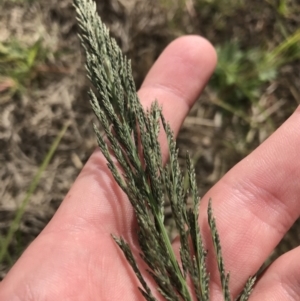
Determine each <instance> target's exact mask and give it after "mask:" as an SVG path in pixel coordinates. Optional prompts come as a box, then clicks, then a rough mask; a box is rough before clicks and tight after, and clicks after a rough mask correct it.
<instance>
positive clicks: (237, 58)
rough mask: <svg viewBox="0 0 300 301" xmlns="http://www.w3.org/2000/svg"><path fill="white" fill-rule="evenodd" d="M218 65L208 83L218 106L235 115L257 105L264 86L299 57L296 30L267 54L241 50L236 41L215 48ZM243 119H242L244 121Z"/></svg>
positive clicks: (298, 34) (254, 50) (299, 50)
mask: <svg viewBox="0 0 300 301" xmlns="http://www.w3.org/2000/svg"><path fill="white" fill-rule="evenodd" d="M217 53H218V65H217V68H216V71H215V74H214V76H213V78H212V81H211V87H212V88H213V89H215V90H216V91H218V92H217V94H218V96H219V99H220V100H221V102H222V103H221V105H222V106H223V107H224V108H226V109H228V110H230V111H231V112H233V113H235V112H237V111H239V110H240V109H242V108H244V107H245V106H247V104H251V103H257V101H258V100H259V97H260V96H261V95H262V89H263V87H264V86H265V84H267V83H270V82H271V81H273V80H274V79H276V78H277V76H278V72H279V69H280V67H282V66H283V65H285V64H287V63H289V62H291V61H293V60H296V59H299V58H300V31H299V30H298V31H296V32H295V33H294V34H293V35H291V36H289V37H288V38H287V39H286V40H285V41H283V42H282V43H281V44H280V45H278V46H277V47H275V48H274V49H273V50H271V51H266V50H265V49H262V48H251V49H249V50H247V49H246V50H245V49H242V48H241V46H240V44H239V42H238V41H231V42H228V43H226V44H224V45H222V46H219V47H217ZM245 119H246V118H245Z"/></svg>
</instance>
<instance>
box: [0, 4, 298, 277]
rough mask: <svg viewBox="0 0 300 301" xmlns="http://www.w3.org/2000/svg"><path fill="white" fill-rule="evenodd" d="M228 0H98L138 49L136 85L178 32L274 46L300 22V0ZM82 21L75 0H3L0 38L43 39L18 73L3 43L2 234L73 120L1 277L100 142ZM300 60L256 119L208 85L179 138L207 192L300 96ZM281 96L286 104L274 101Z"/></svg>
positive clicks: (131, 48)
mask: <svg viewBox="0 0 300 301" xmlns="http://www.w3.org/2000/svg"><path fill="white" fill-rule="evenodd" d="M221 2H222V1H220V2H217V1H215V2H214V1H202V2H201V1H196V0H195V1H193V0H186V1H179V0H178V1H175V0H174V1H173V3H172V1H171V0H169V1H167V0H165V1H158V0H157V1H146V0H144V1H142V0H105V1H100V0H99V1H97V7H98V11H99V14H100V16H101V17H102V18H103V20H104V22H105V23H106V24H107V25H108V26H109V27H110V30H111V33H112V35H113V36H114V37H116V39H117V41H118V43H119V45H120V46H121V48H122V49H123V51H124V53H126V54H127V55H128V57H130V58H131V59H132V64H133V70H134V77H135V80H136V84H137V86H139V85H140V84H141V82H142V80H143V78H144V76H145V74H146V73H147V71H148V70H149V68H150V67H151V65H152V64H153V62H154V61H155V60H156V58H157V57H158V56H159V54H160V53H161V51H162V50H163V49H164V48H165V47H166V45H167V44H168V43H169V42H170V41H171V40H173V39H174V38H176V37H178V36H180V35H183V34H190V33H195V34H201V35H203V36H205V37H206V38H208V39H209V40H210V41H211V42H212V43H213V44H214V45H216V46H217V45H223V44H224V43H226V42H228V41H233V40H234V39H238V40H239V41H240V43H241V47H242V49H248V48H254V47H260V46H261V45H263V47H265V49H267V48H268V47H275V46H276V45H278V44H279V43H281V42H282V40H283V34H282V32H285V33H286V34H287V35H289V34H291V33H293V32H295V31H296V30H297V29H298V28H299V25H300V20H299V17H298V16H299V12H300V4H297V0H295V1H289V5H290V7H291V8H292V9H291V10H290V12H289V14H288V15H284V16H282V15H280V13H279V12H278V10H276V9H275V6H276V5H277V4H276V3H277V2H276V1H273V2H274V3H273V2H272V1H257V0H254V1H251V3H250V1H248V2H249V3H248V2H247V4H245V3H243V1H228V0H227V1H224V3H225V2H226V3H225V4H224V5H223V6H221V5H220V4H218V3H221ZM170 3H171V4H172V5H171V6H170ZM209 3H210V4H209ZM211 3H215V4H211ZM273 4H274V5H273ZM170 7H171V8H170ZM282 28H284V29H282ZM77 29H78V28H77V26H76V22H75V14H74V9H73V7H72V1H70V0H39V1H37V0H36V1H34V0H32V1H29V0H23V1H17V0H15V1H13V0H10V1H7V0H6V1H3V0H2V1H1V4H0V47H1V45H2V46H3V45H6V46H7V45H8V44H9V43H10V44H9V45H10V46H9V47H13V48H12V49H19V48H20V47H21V46H18V45H22V47H23V48H24V49H27V48H28V47H31V46H32V45H34V44H35V45H37V46H36V47H37V49H38V50H37V55H36V56H35V60H34V63H32V65H31V66H30V68H29V67H28V68H27V69H26V70H25V71H24V70H23V69H24V68H23V67H22V66H21V67H22V68H23V69H22V70H21V71H19V73H16V72H15V73H8V71H7V64H6V62H5V64H4V63H3V62H4V61H3V60H2V61H1V58H3V57H4V54H3V53H4V52H3V51H2V50H1V48H0V233H1V234H2V235H3V236H5V235H6V233H7V231H8V227H9V225H10V224H11V221H12V220H13V218H14V216H15V211H16V209H17V208H18V207H19V206H20V203H21V201H22V200H23V199H24V196H25V194H26V192H27V191H28V187H29V185H30V183H31V181H32V179H33V177H34V175H35V174H36V172H37V171H38V168H39V166H40V165H41V164H42V162H43V159H44V158H45V156H46V154H47V152H48V150H49V148H50V146H51V143H52V142H53V140H54V139H55V137H56V136H57V135H58V132H59V131H60V130H61V129H62V127H63V126H64V124H65V123H66V122H67V121H68V122H70V126H69V128H68V130H67V132H66V134H65V135H64V137H63V139H62V141H61V143H60V144H59V146H58V149H57V151H56V152H55V155H54V158H53V159H52V161H51V163H50V164H49V166H48V168H47V169H46V171H45V172H44V173H43V176H42V179H41V181H40V182H39V185H38V187H37V189H36V191H35V193H34V194H33V195H32V197H31V199H30V202H29V204H28V206H27V208H26V211H25V213H24V216H23V218H22V221H21V224H20V226H19V230H18V231H17V233H16V235H15V238H14V240H13V242H12V244H11V245H10V249H9V251H10V252H9V253H10V256H11V260H6V261H5V262H3V263H1V265H0V278H2V277H4V276H5V274H6V272H7V270H8V269H9V267H10V265H11V263H12V262H13V261H14V260H16V259H17V258H18V256H19V255H20V254H21V252H22V251H23V249H24V248H25V247H26V246H27V245H28V244H29V243H30V242H31V241H32V240H33V239H34V238H35V237H36V236H37V235H38V234H39V232H40V231H41V230H42V229H43V227H44V226H45V224H46V223H47V222H48V221H49V220H50V219H51V217H52V215H53V214H54V212H55V210H56V209H57V208H58V206H59V204H60V202H61V201H62V200H63V198H64V196H65V195H66V193H67V191H68V190H69V188H70V186H71V185H72V183H73V181H74V180H75V178H76V176H77V175H78V173H79V172H80V170H81V168H82V166H83V165H84V163H85V162H86V161H87V159H88V157H89V156H90V155H91V153H92V151H93V149H94V148H95V147H96V139H95V135H94V133H93V130H92V126H91V123H92V120H93V118H94V117H93V114H92V112H91V109H90V106H89V102H88V97H87V90H88V87H89V83H88V81H87V79H86V75H85V69H84V57H83V52H82V49H81V47H80V45H79V40H78V38H77ZM7 47H8V46H7ZM22 47H21V48H22ZM26 47H27V48H26ZM24 49H23V52H26V51H25V50H24ZM1 51H2V52H1ZM18 53H19V55H20V53H21V50H20V49H19V50H18ZM27 61H28V60H27ZM11 64H13V63H11ZM21 67H20V66H19V65H14V66H13V68H21ZM299 70H300V61H299V59H298V60H295V61H293V62H288V63H287V64H285V65H284V66H282V68H280V70H279V76H278V77H277V78H276V79H274V80H273V81H270V82H269V83H268V84H266V85H264V86H263V87H262V95H261V96H260V97H259V104H260V105H262V106H264V109H265V110H266V111H267V110H269V111H268V112H269V113H270V115H271V125H270V122H269V121H270V119H268V120H264V121H263V122H261V123H260V124H259V126H258V127H255V128H251V126H249V124H247V123H246V122H245V120H243V119H242V118H240V117H239V116H237V114H234V113H232V112H229V111H226V110H225V109H224V107H222V106H220V105H219V103H218V99H217V96H216V95H217V94H216V93H217V92H216V91H215V90H214V89H213V87H210V88H209V89H207V90H206V91H205V92H204V94H203V95H202V97H201V98H200V100H199V101H198V102H197V104H196V105H195V107H194V108H193V109H192V111H191V113H190V115H189V117H188V118H187V120H186V122H185V124H184V126H183V128H182V131H181V132H180V135H179V138H178V145H179V148H180V150H181V151H180V155H181V156H182V158H184V154H185V151H186V150H189V151H190V153H191V155H192V157H193V158H194V160H195V162H196V168H197V174H198V179H199V190H200V194H201V195H203V194H204V193H205V192H206V191H207V190H208V189H209V188H210V187H211V186H212V185H213V184H214V183H215V182H216V181H218V179H220V178H221V177H222V175H223V174H224V173H225V172H226V171H227V170H229V169H230V168H231V167H232V166H233V165H234V164H235V163H237V162H238V161H239V160H241V159H242V158H243V157H244V156H246V155H247V154H249V153H250V152H251V151H252V150H253V149H255V147H256V146H258V145H259V144H260V143H261V142H262V141H263V140H264V139H266V137H268V136H269V135H270V134H271V133H272V132H273V131H274V130H275V129H276V128H277V127H278V126H280V124H282V122H283V121H284V120H285V119H286V118H287V117H288V116H289V115H290V114H291V113H292V111H293V110H294V109H295V108H296V106H297V105H299V104H300V92H299V87H300V72H299ZM22 72H23V73H22ZM12 74H13V75H12ZM278 103H280V104H281V105H280V108H279V107H278V108H277V107H276V106H275V105H276V104H278ZM255 108H256V107H255V106H254V105H253V104H252V103H249V102H245V103H243V104H242V106H241V107H239V109H240V110H242V111H243V112H244V114H245V115H246V116H247V117H249V119H251V120H253V119H254V118H257V116H258V114H257V112H256V111H255ZM270 108H273V111H270ZM274 108H275V109H274ZM276 108H277V109H276ZM249 137H250V138H249ZM182 160H183V159H182ZM290 241H291V240H290ZM298 241H299V237H298Z"/></svg>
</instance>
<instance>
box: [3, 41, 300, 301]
mask: <svg viewBox="0 0 300 301" xmlns="http://www.w3.org/2000/svg"><path fill="white" fill-rule="evenodd" d="M216 60H217V59H216V54H215V51H214V48H213V47H212V46H211V45H210V44H209V43H208V42H207V41H206V40H205V39H203V38H201V37H197V36H185V37H181V38H179V39H177V40H175V41H174V42H172V43H171V44H170V45H169V46H168V47H167V48H166V50H165V51H164V52H163V53H162V55H161V56H160V57H159V59H158V60H157V62H156V63H155V64H154V66H153V67H152V69H151V70H150V72H149V74H148V75H147V77H146V79H145V81H144V83H143V85H142V87H141V89H140V91H139V96H140V99H141V102H142V103H143V105H144V106H145V107H148V106H149V105H150V103H151V102H152V101H153V100H154V99H157V100H158V101H159V102H160V103H161V104H162V105H163V110H164V115H165V117H166V119H167V120H169V122H170V124H171V127H172V128H173V129H174V131H175V133H178V131H179V128H180V126H181V124H182V122H183V120H184V118H185V116H186V114H187V113H188V111H189V109H190V108H191V106H192V105H193V103H194V102H195V101H196V99H197V98H198V96H199V95H200V93H201V91H202V90H203V88H204V87H205V85H206V83H207V81H208V80H209V78H210V76H211V74H212V72H213V70H214V67H215V64H216ZM161 146H162V150H163V154H164V158H165V160H166V159H167V157H166V154H167V148H166V141H164V140H163V139H162V140H161ZM299 147H300V108H298V109H297V110H296V111H295V113H294V114H293V115H292V116H291V117H290V118H289V119H288V120H287V121H286V122H285V123H284V124H283V125H282V126H281V127H280V128H279V129H278V130H277V131H276V132H275V133H274V134H273V135H272V136H271V137H270V138H269V139H267V140H266V141H265V142H264V143H263V144H262V145H261V146H260V147H258V148H257V149H256V150H255V151H254V152H252V153H251V154H250V155H249V156H248V157H246V158H245V159H244V160H242V161H241V162H240V163H239V164H237V165H236V166H235V167H234V168H232V169H231V170H230V171H229V172H228V173H227V174H226V175H225V176H224V177H223V178H222V179H221V180H220V181H219V182H218V183H217V184H216V185H215V186H214V187H213V188H212V189H211V190H210V191H209V192H208V193H207V194H206V195H205V196H204V197H203V198H202V203H201V207H200V219H199V222H200V226H201V227H202V232H203V235H204V238H205V245H206V248H208V249H209V250H211V248H212V246H211V240H210V236H209V231H208V225H207V215H206V209H207V203H208V199H209V198H210V197H211V198H212V200H213V210H214V216H215V217H216V221H217V227H218V230H219V233H220V238H221V244H222V251H223V256H224V261H225V268H226V270H227V271H230V275H231V280H230V287H231V292H232V295H233V296H236V295H237V294H238V292H239V291H240V290H241V288H242V287H243V285H244V283H245V282H246V280H247V278H248V277H249V276H250V275H253V274H254V273H255V272H256V271H257V270H258V268H259V267H260V266H261V264H262V263H263V262H264V261H265V259H266V258H267V257H268V255H269V254H270V252H271V251H272V250H273V249H274V247H275V246H276V245H277V243H278V242H279V241H280V239H281V238H282V237H283V235H284V233H285V232H286V231H287V230H288V229H289V228H290V226H291V225H292V224H293V223H294V221H295V220H296V219H297V218H298V217H299V212H300V184H299V178H300V160H299V156H298V154H299ZM136 229H137V227H136V222H135V218H134V215H133V211H132V209H131V205H130V204H129V202H128V200H127V198H126V197H125V195H124V194H123V192H122V191H121V190H120V189H119V187H118V186H117V185H116V184H115V182H114V180H113V179H112V177H111V175H110V173H109V171H108V169H107V167H106V162H105V160H104V158H103V156H102V155H101V153H100V151H99V150H98V149H97V150H96V151H95V152H94V153H93V154H92V156H91V157H90V159H89V160H88V162H87V163H86V165H85V167H84V168H83V170H82V171H81V173H80V175H79V176H78V178H77V179H76V181H75V183H74V184H73V186H72V188H71V190H70V191H69V193H68V194H67V196H66V198H65V199H64V201H63V202H62V204H61V206H60V208H59V209H58V211H57V212H56V214H55V216H54V217H53V219H52V220H51V221H50V223H49V224H48V225H47V226H46V228H45V229H44V230H43V231H42V233H41V234H40V235H39V236H38V237H37V238H36V239H35V241H34V242H33V243H32V244H31V245H30V246H29V247H28V248H27V250H26V251H25V252H24V254H23V255H22V256H21V258H20V259H19V260H18V261H17V263H16V264H15V265H14V266H13V268H12V269H11V271H10V272H9V273H8V275H7V276H6V278H5V279H4V280H3V281H2V282H1V284H0V300H1V301H20V300H22V301H46V300H65V301H67V300H72V301H95V300H101V301H106V300H113V301H115V300H124V301H127V300H128V301H137V300H143V298H142V296H141V294H140V292H139V291H138V290H137V286H138V282H137V280H136V278H135V276H134V274H133V272H132V271H131V268H130V267H129V265H128V264H127V262H126V260H125V259H124V257H123V254H122V253H121V251H120V250H119V249H118V247H117V245H116V244H115V242H114V241H113V239H112V238H111V233H113V234H115V235H119V236H122V237H124V238H125V239H126V240H127V241H128V242H129V243H130V245H131V246H132V248H133V251H134V253H135V255H137V256H138V252H139V248H138V244H137V239H136V234H135V233H136ZM178 246H179V244H178V241H177V240H175V242H174V248H175V251H176V252H177V251H178ZM209 254H211V253H209ZM299 259H300V248H296V249H294V250H292V251H290V252H288V253H286V254H285V255H283V256H282V257H281V258H279V259H277V260H276V261H275V262H274V263H273V264H272V265H271V266H270V267H269V268H268V270H267V271H266V272H265V273H264V274H263V276H262V277H261V278H260V279H259V280H258V282H257V284H256V286H255V289H254V291H253V294H252V296H251V298H250V301H254V300H259V301H264V300H268V301H271V300H299V298H300V260H299ZM138 263H139V265H141V268H142V269H145V267H144V266H143V263H142V262H141V261H140V260H139V261H138ZM208 266H209V270H210V272H211V280H212V283H211V294H212V300H223V299H222V296H221V293H220V289H219V282H218V277H219V276H218V274H217V272H216V265H215V261H214V259H213V258H212V256H209V259H208ZM159 300H162V299H159Z"/></svg>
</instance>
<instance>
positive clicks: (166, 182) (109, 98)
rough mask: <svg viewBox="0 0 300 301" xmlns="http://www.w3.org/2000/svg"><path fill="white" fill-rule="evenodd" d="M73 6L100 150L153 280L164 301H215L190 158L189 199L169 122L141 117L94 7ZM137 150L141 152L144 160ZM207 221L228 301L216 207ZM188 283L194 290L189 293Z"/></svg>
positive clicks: (86, 3) (157, 115) (155, 112)
mask: <svg viewBox="0 0 300 301" xmlns="http://www.w3.org/2000/svg"><path fill="white" fill-rule="evenodd" d="M74 5H75V8H76V12H77V18H78V23H79V26H80V29H81V35H80V38H81V41H82V44H83V46H84V48H85V51H86V57H87V63H86V69H87V72H88V77H89V79H90V80H91V82H92V84H93V85H94V87H95V89H96V91H97V95H96V94H95V93H94V92H93V90H90V101H91V105H92V109H93V111H94V113H95V115H96V117H97V119H98V121H99V122H100V124H101V125H102V127H103V129H104V136H102V134H101V133H100V131H99V129H98V127H97V125H95V124H94V129H95V132H96V135H97V140H98V144H99V147H100V149H101V151H102V153H103V155H104V156H105V158H106V159H107V162H108V167H109V169H110V171H111V172H112V175H113V176H114V179H115V180H116V182H117V183H118V184H119V186H120V187H121V188H122V190H123V191H124V192H125V193H126V194H127V196H128V199H129V201H130V202H131V204H132V206H133V209H134V211H135V214H136V218H137V222H138V225H139V230H138V240H139V244H140V248H141V253H142V254H141V256H142V258H143V260H144V261H145V263H146V264H147V266H148V272H149V273H150V275H152V277H153V279H154V280H155V282H156V284H157V286H158V291H159V293H160V294H161V295H162V296H163V297H165V299H166V300H174V301H176V300H178V301H179V300H184V301H190V300H192V299H193V298H192V293H191V291H194V292H195V294H196V298H197V300H198V301H202V300H210V293H209V281H210V280H209V271H208V267H207V265H206V255H207V251H206V250H205V249H204V246H203V242H202V236H201V232H200V229H199V224H198V217H199V202H200V198H199V196H198V190H197V187H196V179H195V171H194V167H193V164H192V162H191V159H190V158H189V156H188V155H187V171H188V178H189V185H188V190H187V191H186V189H185V179H184V173H183V171H182V170H181V169H180V167H179V162H178V150H177V148H176V142H175V139H174V135H173V132H172V129H171V128H170V126H169V124H168V123H167V121H166V120H165V119H164V116H163V114H162V108H161V107H160V106H159V105H158V103H157V102H153V104H152V106H151V108H150V109H149V110H147V111H145V110H144V109H143V107H142V105H141V104H140V101H139V99H138V96H137V93H136V88H135V84H134V81H133V77H132V72H131V65H130V61H128V60H127V58H126V57H124V56H123V54H122V52H121V50H120V48H119V47H118V46H117V44H116V41H115V40H114V39H111V38H110V36H109V32H108V29H107V28H106V27H105V26H104V25H103V23H102V22H101V19H100V17H99V16H98V15H97V13H96V6H95V3H94V2H92V0H75V1H74ZM160 123H162V127H163V130H164V132H165V134H166V137H167V140H168V145H169V163H168V164H167V165H166V166H163V163H162V155H161V149H160V144H159V142H158V135H159V132H160V130H161V128H160ZM106 141H108V142H106ZM140 145H142V146H143V149H142V154H141V153H140V151H139V148H140ZM114 158H115V159H116V160H117V161H118V166H117V165H116V163H115V160H114ZM189 196H190V197H191V199H192V200H193V203H192V208H190V209H189V208H188V205H187V199H188V197H189ZM166 200H168V201H169V202H170V203H171V208H172V214H173V218H174V220H175V223H176V227H177V230H178V233H179V237H180V241H181V250H180V261H178V260H177V259H176V257H175V254H174V250H173V248H172V245H171V241H170V239H169V237H168V233H167V230H166V228H165V226H164V203H165V201H166ZM208 220H209V226H210V229H211V236H212V240H213V245H214V249H215V252H216V257H217V263H218V269H219V273H220V278H221V288H222V291H223V296H224V300H226V301H229V300H231V296H230V291H229V274H227V273H226V272H225V269H224V263H223V259H222V253H221V245H220V238H219V235H218V232H217V228H216V221H215V219H214V217H213V213H212V206H211V201H210V202H209V206H208ZM114 239H115V241H116V243H117V244H118V245H119V247H120V248H121V249H122V251H123V253H124V255H125V257H126V259H127V261H128V262H129V264H130V265H131V267H132V269H133V270H134V272H135V274H136V276H137V277H138V279H139V281H140V284H141V288H140V291H141V293H142V295H143V296H144V298H145V299H146V300H148V301H149V300H151V301H154V300H156V299H155V297H154V296H153V293H152V292H151V290H150V288H149V286H148V284H147V282H146V281H145V279H144V277H143V275H142V274H141V272H140V270H139V267H138V266H137V263H136V260H135V257H134V255H133V253H132V252H131V249H130V246H129V245H128V244H127V243H126V242H125V241H124V239H123V238H122V237H121V238H119V237H115V236H114ZM189 241H191V242H192V246H191V245H190V244H189ZM188 277H190V279H191V282H192V286H193V288H192V289H190V288H189V285H188V280H187V279H188ZM253 284H254V278H249V281H248V282H247V283H246V285H245V288H244V290H243V292H242V293H241V295H240V297H239V298H238V300H241V301H242V300H243V301H246V300H247V299H248V297H249V295H250V292H251V289H252V286H253Z"/></svg>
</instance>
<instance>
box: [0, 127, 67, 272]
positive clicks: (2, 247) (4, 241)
mask: <svg viewBox="0 0 300 301" xmlns="http://www.w3.org/2000/svg"><path fill="white" fill-rule="evenodd" d="M68 127H69V123H66V124H65V125H64V127H63V128H62V129H61V131H60V132H59V133H58V135H57V137H56V138H55V140H54V141H53V143H52V145H51V147H50V149H49V151H48V152H47V154H46V156H45V158H44V160H43V162H42V164H41V165H40V167H39V169H38V172H37V173H36V175H35V176H34V178H33V179H32V181H31V183H30V185H29V188H28V190H27V193H26V195H25V198H24V199H23V200H22V201H21V205H20V207H19V208H18V209H17V211H16V215H15V218H14V220H13V221H12V223H11V224H10V227H9V229H8V232H7V234H6V235H5V236H4V237H2V236H0V263H2V262H3V261H4V260H6V261H7V262H8V263H9V264H10V265H11V266H12V265H13V259H12V258H11V256H10V254H9V252H8V248H9V245H10V244H11V242H12V240H13V238H14V235H15V234H16V232H17V230H18V229H19V226H20V222H21V219H22V217H23V214H24V212H25V209H26V206H27V205H28V203H29V201H30V198H31V196H32V194H33V193H34V191H35V189H36V188H37V186H38V184H39V182H40V180H41V177H42V175H43V172H44V171H45V169H46V168H47V166H48V165H49V163H50V161H51V159H52V158H53V155H54V154H55V152H56V150H57V147H58V146H59V143H60V141H61V139H62V138H63V136H64V135H65V133H66V131H67V129H68ZM20 249H22V250H23V249H24V248H23V247H21V248H20Z"/></svg>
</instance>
